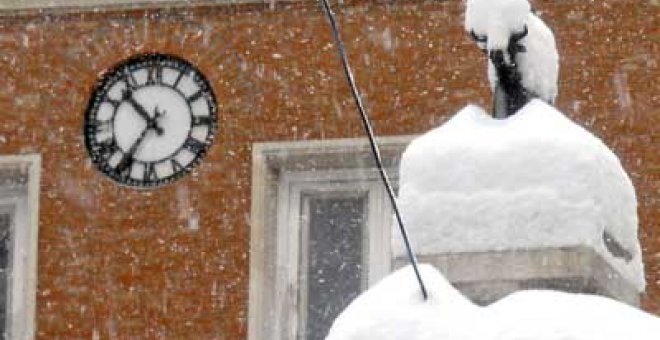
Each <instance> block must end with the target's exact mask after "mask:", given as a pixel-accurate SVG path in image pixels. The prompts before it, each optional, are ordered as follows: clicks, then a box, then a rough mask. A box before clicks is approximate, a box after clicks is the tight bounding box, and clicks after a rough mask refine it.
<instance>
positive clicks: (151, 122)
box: [122, 89, 163, 136]
mask: <svg viewBox="0 0 660 340" xmlns="http://www.w3.org/2000/svg"><path fill="white" fill-rule="evenodd" d="M122 97H123V99H124V100H126V101H128V103H129V104H131V106H133V108H134V109H135V111H136V112H137V113H138V114H139V115H140V117H142V119H144V120H145V121H146V122H147V128H149V129H154V130H155V131H156V133H157V134H158V135H159V136H160V135H162V134H163V128H161V127H160V126H159V125H158V122H156V118H158V117H154V118H151V117H150V116H149V113H147V110H145V108H144V107H143V106H142V105H140V103H138V102H137V100H135V98H134V97H133V91H132V90H130V89H125V90H124V93H123V96H122Z"/></svg>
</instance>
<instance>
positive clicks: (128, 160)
mask: <svg viewBox="0 0 660 340" xmlns="http://www.w3.org/2000/svg"><path fill="white" fill-rule="evenodd" d="M147 132H149V127H146V128H144V130H142V133H140V136H138V138H137V139H136V140H135V142H134V143H133V145H131V147H130V148H129V149H128V152H126V154H124V157H122V158H121V160H120V161H119V163H118V164H117V166H116V167H115V169H116V170H117V171H118V172H120V173H122V172H124V170H126V169H127V168H129V167H130V166H131V165H132V164H133V156H134V155H135V153H136V152H137V149H138V147H139V146H140V144H141V143H142V141H143V140H144V137H146V136H147Z"/></svg>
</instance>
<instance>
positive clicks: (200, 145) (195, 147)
mask: <svg viewBox="0 0 660 340" xmlns="http://www.w3.org/2000/svg"><path fill="white" fill-rule="evenodd" d="M205 147H206V144H204V142H200V141H199V140H197V139H196V138H193V137H188V139H186V141H185V142H184V143H183V148H185V149H187V150H188V151H190V152H192V153H194V154H198V153H199V152H200V151H202V150H204V148H205Z"/></svg>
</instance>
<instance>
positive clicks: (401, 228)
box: [320, 0, 428, 300]
mask: <svg viewBox="0 0 660 340" xmlns="http://www.w3.org/2000/svg"><path fill="white" fill-rule="evenodd" d="M320 1H321V5H322V6H323V9H324V11H325V14H326V16H327V18H328V20H329V21H330V26H332V34H333V36H334V38H335V42H336V43H337V48H338V50H339V58H340V59H341V62H342V65H343V66H344V74H345V75H346V79H347V80H348V84H349V86H350V87H351V92H352V93H353V99H354V100H355V104H356V105H357V107H358V111H359V112H360V118H361V119H362V125H363V126H364V130H365V131H366V133H367V136H368V137H369V145H370V146H371V152H372V153H373V156H374V159H375V160H376V166H377V167H378V171H379V172H380V177H381V179H382V180H383V184H384V185H385V189H387V194H388V196H389V198H390V202H391V203H392V208H393V210H394V215H395V216H396V221H397V223H398V225H399V231H401V236H402V237H403V243H404V244H405V247H406V251H407V253H408V259H409V260H410V264H411V265H412V267H413V270H414V271H415V276H416V277H417V281H418V282H419V288H420V289H421V291H422V296H423V297H424V300H426V299H427V298H428V293H427V291H426V287H425V286H424V281H423V280H422V276H421V275H420V273H419V267H418V266H417V258H416V257H415V254H414V252H413V251H412V247H411V245H410V241H409V239H408V232H407V231H406V227H405V226H404V224H403V219H402V218H401V213H400V212H399V206H398V204H397V202H396V197H395V196H394V190H393V189H392V184H391V182H390V179H389V177H388V176H387V173H386V172H385V168H384V167H383V161H382V158H381V155H380V151H379V150H378V144H376V141H375V138H374V132H373V128H372V127H371V123H370V122H369V118H368V116H367V113H366V111H365V109H364V105H363V104H362V97H361V96H360V93H359V92H358V89H357V85H356V84H355V77H354V76H353V71H351V66H350V65H349V64H348V57H347V56H346V49H345V48H344V43H343V41H342V40H341V36H340V35H339V28H338V26H337V21H336V20H335V14H334V12H333V11H332V9H331V8H330V5H329V4H328V0H320Z"/></svg>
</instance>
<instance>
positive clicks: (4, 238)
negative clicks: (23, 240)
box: [0, 214, 11, 339]
mask: <svg viewBox="0 0 660 340" xmlns="http://www.w3.org/2000/svg"><path fill="white" fill-rule="evenodd" d="M10 230H11V229H10V216H9V214H0V339H5V338H6V335H5V331H6V330H5V323H6V319H7V310H6V309H7V276H8V275H7V274H8V271H9V266H8V265H9V240H10Z"/></svg>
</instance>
